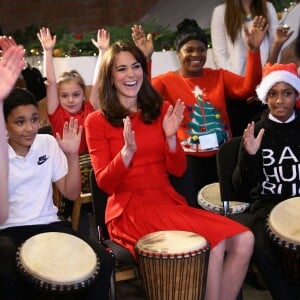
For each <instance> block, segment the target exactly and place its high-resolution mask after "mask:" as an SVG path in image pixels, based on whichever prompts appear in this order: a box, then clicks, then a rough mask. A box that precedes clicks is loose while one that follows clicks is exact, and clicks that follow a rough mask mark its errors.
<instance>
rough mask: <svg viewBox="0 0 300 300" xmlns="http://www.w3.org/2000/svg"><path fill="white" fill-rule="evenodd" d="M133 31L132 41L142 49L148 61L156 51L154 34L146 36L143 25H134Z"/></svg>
mask: <svg viewBox="0 0 300 300" xmlns="http://www.w3.org/2000/svg"><path fill="white" fill-rule="evenodd" d="M131 30H132V34H131V36H132V40H133V41H134V43H135V45H136V46H137V47H138V48H140V50H141V51H142V52H143V53H144V55H145V56H146V58H147V59H150V58H151V55H152V53H153V51H154V44H153V39H152V34H151V33H149V34H148V35H146V33H145V32H144V29H143V27H142V25H133V27H132V28H131Z"/></svg>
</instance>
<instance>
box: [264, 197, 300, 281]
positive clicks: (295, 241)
mask: <svg viewBox="0 0 300 300" xmlns="http://www.w3.org/2000/svg"><path fill="white" fill-rule="evenodd" d="M299 219H300V197H293V198H290V199H287V200H285V201H282V202H280V203H279V204H277V205H276V206H275V207H274V208H273V209H272V210H271V212H270V214H269V216H268V218H267V222H266V231H267V235H268V237H269V238H270V239H271V241H272V242H273V243H274V244H275V249H276V251H277V254H278V257H279V258H280V262H281V266H282V268H283V270H284V272H285V274H286V276H287V277H288V278H289V279H290V280H292V281H293V282H296V283H297V284H300V222H299Z"/></svg>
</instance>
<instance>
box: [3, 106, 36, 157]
mask: <svg viewBox="0 0 300 300" xmlns="http://www.w3.org/2000/svg"><path fill="white" fill-rule="evenodd" d="M6 130H7V134H8V143H9V144H10V145H11V146H12V148H13V149H14V150H15V152H16V154H18V155H21V156H25V155H26V154H27V152H28V151H29V148H30V146H31V145H32V143H33V141H34V139H35V136H36V134H37V132H38V130H39V115H38V110H37V108H36V107H35V106H34V105H31V104H30V105H21V106H17V107H15V108H14V109H12V110H11V112H10V113H9V115H8V117H7V122H6Z"/></svg>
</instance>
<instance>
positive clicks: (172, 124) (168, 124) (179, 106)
mask: <svg viewBox="0 0 300 300" xmlns="http://www.w3.org/2000/svg"><path fill="white" fill-rule="evenodd" d="M184 108H185V106H184V102H183V101H181V100H180V99H178V100H177V102H176V104H175V106H174V108H173V106H172V105H170V106H169V107H168V109H167V111H166V114H165V116H164V119H163V129H164V132H165V135H166V138H170V137H171V136H173V135H175V134H176V132H177V130H178V128H179V126H180V124H181V122H182V120H183V112H184Z"/></svg>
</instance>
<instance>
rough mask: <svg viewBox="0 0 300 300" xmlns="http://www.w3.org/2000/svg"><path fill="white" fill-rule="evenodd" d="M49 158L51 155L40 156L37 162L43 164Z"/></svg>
mask: <svg viewBox="0 0 300 300" xmlns="http://www.w3.org/2000/svg"><path fill="white" fill-rule="evenodd" d="M48 158H49V156H48V157H46V155H43V156H40V157H39V160H38V162H37V164H38V165H42V164H43V163H44V162H45V161H46V160H47V159H48Z"/></svg>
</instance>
